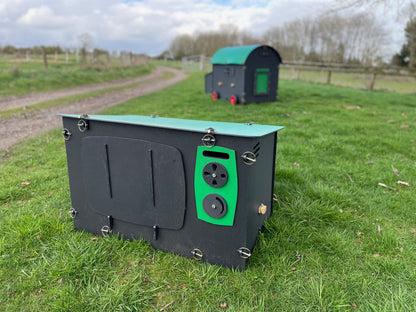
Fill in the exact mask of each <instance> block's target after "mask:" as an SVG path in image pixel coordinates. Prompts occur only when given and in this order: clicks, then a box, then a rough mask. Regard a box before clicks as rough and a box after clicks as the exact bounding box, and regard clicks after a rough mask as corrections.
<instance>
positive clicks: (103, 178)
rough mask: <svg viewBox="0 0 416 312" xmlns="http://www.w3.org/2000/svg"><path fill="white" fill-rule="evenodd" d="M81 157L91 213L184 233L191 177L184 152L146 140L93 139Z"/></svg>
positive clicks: (84, 144) (86, 141)
mask: <svg viewBox="0 0 416 312" xmlns="http://www.w3.org/2000/svg"><path fill="white" fill-rule="evenodd" d="M81 153H82V154H81V155H82V156H81V158H82V168H83V171H82V173H83V183H84V189H85V196H86V198H87V202H88V206H89V207H90V208H91V209H93V210H95V211H96V212H98V213H100V214H104V215H111V216H112V217H113V218H114V219H115V220H122V221H126V222H131V223H135V224H138V225H144V226H154V225H157V226H158V227H160V228H166V229H180V228H181V227H182V225H183V219H184V213H185V176H184V168H183V162H182V155H181V153H180V152H179V150H178V149H176V148H175V147H173V146H169V145H164V144H158V143H154V142H150V141H145V140H137V139H127V138H118V137H87V138H84V139H83V140H82V147H81Z"/></svg>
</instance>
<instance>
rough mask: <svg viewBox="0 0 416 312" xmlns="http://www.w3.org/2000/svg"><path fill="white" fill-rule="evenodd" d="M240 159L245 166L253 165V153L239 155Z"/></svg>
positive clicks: (254, 160) (254, 157)
mask: <svg viewBox="0 0 416 312" xmlns="http://www.w3.org/2000/svg"><path fill="white" fill-rule="evenodd" d="M241 158H242V159H243V162H244V163H245V164H246V165H249V166H251V165H253V164H254V163H255V162H256V158H257V157H256V155H255V154H254V153H253V152H249V151H247V152H244V153H243V154H242V155H241Z"/></svg>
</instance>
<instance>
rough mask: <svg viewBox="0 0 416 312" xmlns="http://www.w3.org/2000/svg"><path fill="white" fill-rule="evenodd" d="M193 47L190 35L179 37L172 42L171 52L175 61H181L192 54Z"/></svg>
mask: <svg viewBox="0 0 416 312" xmlns="http://www.w3.org/2000/svg"><path fill="white" fill-rule="evenodd" d="M192 47H193V39H192V37H191V36H190V35H179V36H176V37H175V38H174V39H173V41H172V42H171V44H170V47H169V51H170V52H171V53H172V55H173V58H174V59H175V60H180V59H182V57H184V56H187V55H191V54H192Z"/></svg>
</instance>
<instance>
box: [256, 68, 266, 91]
mask: <svg viewBox="0 0 416 312" xmlns="http://www.w3.org/2000/svg"><path fill="white" fill-rule="evenodd" d="M269 84H270V69H269V68H257V69H256V73H255V80H254V94H255V95H266V94H269Z"/></svg>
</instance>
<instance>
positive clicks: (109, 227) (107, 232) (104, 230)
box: [101, 216, 113, 237]
mask: <svg viewBox="0 0 416 312" xmlns="http://www.w3.org/2000/svg"><path fill="white" fill-rule="evenodd" d="M107 221H108V224H107V225H104V226H103V227H102V228H101V234H102V235H103V236H104V237H106V236H107V235H110V234H111V233H112V232H113V217H112V216H107Z"/></svg>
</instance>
